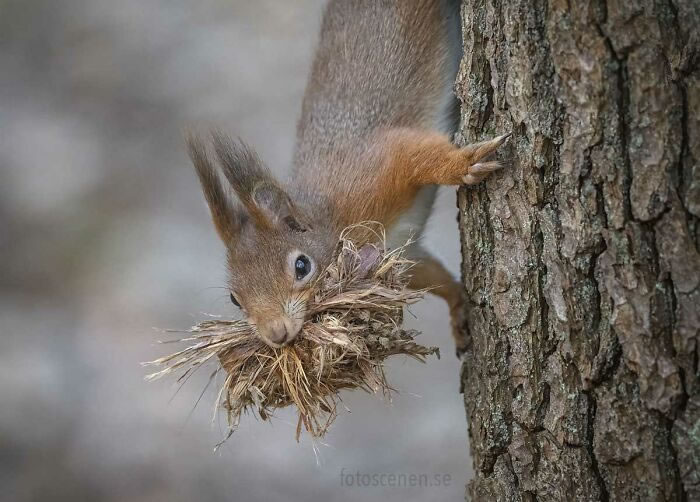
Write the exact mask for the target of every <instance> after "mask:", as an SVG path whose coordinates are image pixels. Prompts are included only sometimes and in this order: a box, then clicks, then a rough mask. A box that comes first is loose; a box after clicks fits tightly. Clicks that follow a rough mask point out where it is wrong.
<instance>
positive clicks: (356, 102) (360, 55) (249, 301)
mask: <svg viewBox="0 0 700 502" xmlns="http://www.w3.org/2000/svg"><path fill="white" fill-rule="evenodd" d="M459 30H460V24H459V2H458V1H452V0H331V1H330V2H329V4H328V5H327V6H326V8H325V11H324V14H323V20H322V24H321V34H320V39H319V42H318V48H317V49H316V53H315V57H314V60H313V64H312V68H311V74H310V76H309V80H308V83H307V86H306V91H305V94H304V99H303V104H302V110H301V118H300V120H299V122H298V126H297V141H296V148H295V153H294V160H293V169H292V175H291V178H290V181H289V182H288V183H287V184H282V183H280V182H279V181H277V180H276V179H275V178H274V177H273V175H272V174H271V173H270V171H269V170H268V169H267V168H266V167H265V166H264V164H263V163H262V162H261V160H260V159H259V158H258V156H257V155H256V154H255V153H254V152H253V150H252V149H250V148H249V147H248V146H246V145H245V144H244V143H242V142H241V141H239V140H231V139H229V138H228V137H226V136H225V135H222V134H219V133H215V134H213V154H212V152H210V151H209V149H208V148H207V147H206V146H205V143H204V142H203V141H202V140H201V139H198V138H197V137H195V136H192V135H191V136H189V137H188V140H187V142H188V149H189V154H190V157H191V159H192V162H193V164H194V167H195V170H196V172H197V175H198V177H199V180H200V182H201V185H202V188H203V191H204V195H205V198H206V201H207V203H208V205H209V208H210V210H211V215H212V219H213V222H214V225H215V227H216V230H217V232H218V234H219V236H220V237H221V240H222V241H223V242H224V244H225V245H226V249H227V261H228V267H229V270H230V282H229V288H230V295H231V301H232V302H233V303H234V304H235V305H236V306H238V307H240V308H241V309H242V310H243V312H244V313H245V314H246V316H247V319H248V321H249V322H250V323H251V324H252V325H253V326H255V327H256V330H257V333H258V335H259V336H260V337H261V338H262V340H264V341H265V342H266V343H267V344H268V345H270V346H272V347H280V346H282V345H284V344H288V343H290V342H291V341H292V340H294V339H295V337H296V336H297V335H298V334H299V332H300V330H301V326H302V324H303V322H304V320H305V318H306V302H307V300H308V299H309V297H310V295H312V294H313V284H314V278H315V277H316V276H317V274H319V273H321V272H322V271H323V270H324V269H325V268H326V266H327V265H328V264H329V262H330V260H331V259H332V257H333V253H334V251H335V249H336V245H337V241H338V238H339V236H340V233H341V231H342V230H343V229H344V228H346V227H347V226H349V225H352V224H356V223H359V222H364V221H377V222H380V223H382V224H383V225H384V227H385V229H386V231H387V240H388V245H389V246H390V247H397V246H400V245H403V244H405V243H406V241H407V240H408V239H409V238H410V237H414V238H418V237H419V236H420V234H421V232H422V231H423V228H424V226H425V223H426V221H427V219H428V216H429V215H430V211H431V209H432V204H433V200H434V199H435V195H436V190H437V186H438V185H460V184H463V183H464V184H468V185H473V184H476V183H479V182H480V181H482V180H483V179H484V178H485V177H487V176H488V175H489V174H490V173H491V172H493V171H495V170H497V169H499V168H500V167H501V164H499V163H498V162H497V161H495V160H488V159H489V158H490V157H489V156H490V154H492V153H493V152H494V151H495V150H496V149H497V148H498V146H499V145H501V144H502V143H503V141H504V140H505V139H506V137H507V135H506V136H500V137H497V138H494V139H492V140H490V141H484V142H480V143H476V144H471V145H468V146H466V147H464V148H457V147H456V146H454V145H453V144H452V143H451V142H450V135H451V134H453V133H454V131H455V129H456V126H457V120H456V118H457V115H458V114H457V113H456V111H457V110H458V108H457V103H456V99H455V96H454V94H453V84H454V81H455V77H456V73H457V69H458V65H459V60H460V58H461V41H460V35H459ZM215 161H216V162H215ZM217 164H218V167H219V168H220V170H221V172H222V173H223V175H224V177H225V179H226V181H227V182H228V183H229V184H230V186H231V188H232V189H233V191H234V192H235V195H236V198H237V200H232V199H231V198H230V197H229V195H228V190H227V189H225V188H224V186H223V184H222V182H221V180H220V177H219V174H218V172H217ZM407 254H408V257H409V258H411V259H413V260H415V261H416V262H417V263H416V265H415V266H414V267H413V268H412V270H411V274H412V275H411V277H410V280H409V284H408V287H410V288H412V289H422V288H431V289H430V292H431V293H433V294H436V295H438V296H440V297H442V298H443V299H444V300H445V301H446V302H447V304H448V306H449V309H450V315H451V318H452V328H453V335H454V338H455V342H456V345H457V353H458V355H459V354H460V352H461V351H462V350H463V349H464V348H465V344H466V340H465V339H464V337H463V336H462V335H461V332H462V324H463V316H464V315H465V314H464V299H463V290H462V286H461V284H460V283H458V282H457V281H455V280H454V278H453V277H452V276H451V275H450V273H449V272H448V271H447V270H446V269H445V268H444V266H443V265H442V264H441V263H440V262H439V261H438V260H437V259H435V258H434V257H433V256H432V255H431V254H430V253H429V252H428V251H427V250H426V249H425V248H424V247H422V246H421V244H420V242H419V241H417V240H414V242H413V244H411V245H410V246H409V248H408V251H407Z"/></svg>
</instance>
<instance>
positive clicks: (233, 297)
mask: <svg viewBox="0 0 700 502" xmlns="http://www.w3.org/2000/svg"><path fill="white" fill-rule="evenodd" d="M230 298H231V303H233V304H234V305H235V306H236V307H238V308H241V304H240V303H238V300H236V297H235V296H233V293H231V296H230Z"/></svg>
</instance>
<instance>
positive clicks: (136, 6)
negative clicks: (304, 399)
mask: <svg viewBox="0 0 700 502" xmlns="http://www.w3.org/2000/svg"><path fill="white" fill-rule="evenodd" d="M321 5H322V2H321V1H320V0H305V1H296V2H285V1H283V0H277V1H272V0H265V1H257V2H249V1H243V0H238V1H232V0H227V1H223V0H218V1H217V0H204V1H199V2H194V1H190V2H185V1H175V0H120V1H114V0H90V1H88V0H62V1H55V0H31V1H29V0H0V68H1V69H2V70H1V71H0V487H1V489H0V498H3V499H7V500H131V501H156V500H158V501H160V500H168V501H180V500H182V501H189V500H324V501H325V500H349V499H352V500H374V499H376V498H378V497H382V498H383V499H384V500H387V501H392V500H397V501H398V500H401V501H408V500H426V498H427V497H430V498H431V499H434V500H453V499H461V498H462V497H463V493H464V484H465V482H466V481H467V478H468V476H470V475H471V472H470V464H471V462H470V460H469V458H468V447H467V438H466V435H467V433H466V422H465V417H464V409H463V405H462V401H461V396H460V395H459V394H458V393H457V389H458V371H459V364H458V361H457V360H456V358H455V357H454V356H453V347H452V341H451V338H450V336H449V331H448V321H447V309H446V307H445V306H444V305H443V304H442V303H441V302H439V301H437V300H435V299H432V298H431V299H428V300H425V301H424V302H422V303H421V304H419V305H417V306H415V307H414V308H413V309H412V311H413V313H414V314H415V316H416V319H411V317H410V316H409V321H408V322H409V324H410V325H411V326H414V327H417V328H418V329H421V330H423V331H424V335H422V337H421V339H422V341H423V342H424V343H426V344H436V345H439V346H440V347H441V349H442V351H443V358H442V359H441V360H435V359H433V360H431V361H430V362H429V364H427V365H425V366H423V365H420V364H419V363H416V362H413V361H408V360H405V359H403V358H398V359H395V360H393V361H391V363H390V364H389V368H388V375H389V378H390V380H391V381H392V382H393V383H394V385H395V386H396V388H397V389H398V390H399V391H400V393H399V394H398V395H396V396H395V398H394V399H393V402H392V403H385V402H383V401H382V400H381V399H380V398H379V397H376V396H371V395H367V394H364V393H345V394H344V400H345V404H346V405H347V406H348V407H349V408H350V409H351V410H352V413H346V412H341V414H340V416H339V418H338V420H337V422H336V423H335V424H334V427H333V428H332V429H331V432H330V433H329V435H328V436H327V437H326V439H325V440H324V441H323V442H319V443H317V444H316V450H317V451H316V453H315V452H314V445H313V443H312V441H310V440H309V438H308V437H306V436H304V437H303V439H302V441H301V443H300V444H297V443H296V442H295V440H294V425H295V423H296V418H295V415H294V413H293V412H292V411H291V410H284V411H282V412H280V413H278V418H277V419H276V420H274V421H273V422H272V423H263V422H258V421H255V420H254V419H252V418H251V417H248V418H247V419H244V420H243V423H242V425H241V427H240V430H239V431H238V432H237V433H236V434H235V435H234V436H233V438H232V439H231V440H229V442H228V443H227V444H226V445H225V446H224V447H223V448H222V449H221V450H220V451H219V452H218V453H216V454H214V453H212V447H213V446H214V444H216V443H217V442H218V441H219V440H220V439H221V438H222V434H223V432H222V430H223V427H224V424H223V422H222V421H223V417H219V418H218V419H217V420H215V421H214V423H213V424H212V422H211V420H212V415H213V412H212V410H213V402H214V398H215V391H214V390H213V389H210V390H209V391H207V392H206V393H205V394H204V396H203V398H202V400H201V402H200V404H199V406H197V408H196V409H194V411H193V406H194V403H195V401H196V399H197V397H198V396H199V394H200V392H201V391H202V388H203V387H204V385H205V379H206V375H205V373H204V372H203V373H202V374H201V375H199V377H198V378H193V379H192V380H191V381H190V383H189V384H188V385H186V386H185V387H184V388H183V389H182V390H181V391H180V392H179V393H178V394H177V395H175V396H174V394H175V391H176V389H177V386H176V384H175V383H174V381H173V379H170V380H166V381H159V382H157V383H150V384H147V383H145V382H144V381H143V376H144V375H145V374H146V370H145V369H144V368H141V367H140V365H139V362H141V361H145V360H150V359H153V358H155V357H157V356H160V355H163V354H164V353H165V351H166V350H168V349H169V348H172V347H162V346H157V345H156V344H155V341H156V340H157V339H158V338H159V337H162V335H159V334H158V333H157V332H156V331H154V330H153V329H152V327H159V328H185V327H188V326H190V325H192V324H194V323H195V322H196V321H197V320H199V319H201V318H202V317H203V314H202V313H203V312H210V313H216V314H224V315H234V314H235V313H236V312H235V310H234V309H233V308H232V306H231V305H230V303H229V302H228V295H227V293H226V291H225V290H223V289H220V287H221V286H224V285H225V275H224V272H225V269H224V262H223V248H222V246H221V245H220V244H219V242H218V241H217V238H216V236H215V233H214V231H213V228H212V226H211V224H210V223H209V217H208V213H207V210H206V207H205V204H204V201H203V198H202V196H201V194H200V192H199V188H198V186H197V182H196V179H195V176H194V174H193V171H192V169H191V167H190V165H189V162H188V160H187V158H186V155H185V152H184V149H183V141H182V134H181V133H182V130H183V129H185V128H187V127H190V126H193V125H194V126H212V125H216V126H220V127H222V128H224V129H225V130H228V131H230V132H232V133H234V134H239V135H241V136H243V137H244V138H246V139H247V140H248V141H249V142H251V143H252V144H254V145H255V146H256V147H257V148H258V150H259V152H260V154H261V156H262V157H263V158H264V159H265V160H266V161H267V163H268V164H269V165H270V166H271V167H272V168H273V169H274V170H275V171H276V172H278V173H280V174H284V173H285V172H286V168H287V166H288V164H289V160H290V158H291V152H292V147H293V138H294V126H295V121H296V117H297V115H298V112H299V108H300V101H301V95H302V92H303V87H304V83H305V80H306V73H307V69H308V66H309V63H310V57H311V51H312V48H313V45H314V43H315V38H316V32H317V26H318V23H319V20H320V10H321ZM455 215H456V209H455V203H454V190H448V189H443V192H441V195H440V199H439V203H438V205H437V207H436V211H435V214H434V216H433V218H432V220H431V224H430V227H429V230H428V233H427V237H426V240H427V242H428V247H430V248H432V249H433V250H435V251H436V254H438V256H440V257H441V258H442V259H443V260H444V261H445V262H446V263H447V264H448V266H449V267H450V269H451V270H453V271H455V272H456V270H457V269H458V263H459V257H458V243H457V229H456V223H455ZM173 396H174V397H173ZM171 398H172V399H171ZM343 468H344V469H345V470H346V471H347V472H350V473H352V472H355V471H358V470H359V471H361V472H364V473H370V474H372V473H404V474H411V473H417V474H420V473H425V474H428V475H429V476H432V475H434V474H441V475H443V474H448V475H449V476H450V477H451V481H450V483H449V486H442V487H429V488H407V487H406V488H379V487H361V488H358V487H346V486H341V479H340V471H341V469H343Z"/></svg>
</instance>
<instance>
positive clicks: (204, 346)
mask: <svg viewBox="0 0 700 502" xmlns="http://www.w3.org/2000/svg"><path fill="white" fill-rule="evenodd" d="M357 229H358V227H353V228H352V229H349V230H350V231H352V230H357ZM360 230H362V231H361V232H360V234H362V233H363V232H364V233H365V234H366V233H367V232H368V231H371V232H375V233H376V235H378V237H379V239H376V240H377V241H378V242H380V243H382V244H378V245H377V244H366V245H364V246H362V247H361V248H359V249H358V247H357V246H356V245H355V244H354V243H353V242H357V239H351V238H350V235H351V234H350V232H349V231H346V232H344V233H343V235H342V236H341V239H340V242H339V244H338V249H337V251H336V255H335V256H336V258H335V259H334V260H333V262H332V263H331V265H330V266H329V267H328V268H327V269H326V270H325V271H324V273H322V274H320V276H319V278H318V282H317V283H316V285H315V291H316V293H315V296H314V297H313V299H312V300H311V301H310V303H309V305H308V307H307V308H308V313H309V316H308V320H307V321H306V322H305V323H304V325H303V328H302V332H301V333H300V334H299V336H298V337H297V339H296V341H295V342H294V343H293V344H291V345H289V346H285V347H282V348H279V349H274V348H271V347H269V346H268V345H266V344H265V343H263V342H262V341H261V340H260V338H259V337H258V336H257V335H256V333H255V330H254V327H253V326H251V325H250V324H248V323H247V322H246V321H244V320H235V321H222V320H208V321H204V322H202V323H200V324H198V325H197V326H194V327H193V328H191V329H190V330H189V331H188V332H187V333H188V336H186V337H184V338H182V339H181V340H179V341H180V342H184V343H187V344H189V346H188V347H187V348H185V349H183V350H181V351H179V352H176V353H174V354H171V355H169V356H166V357H162V358H160V359H157V360H155V361H151V362H149V363H145V364H147V365H156V366H161V367H163V368H162V369H161V370H159V371H158V372H156V373H152V374H150V375H148V376H147V377H146V378H147V379H148V380H152V379H156V378H160V377H162V376H165V375H169V374H171V373H177V372H180V373H181V375H180V377H179V380H181V381H184V380H185V379H186V378H187V377H188V376H189V375H190V374H191V373H192V372H193V371H195V370H196V369H197V368H199V367H200V366H202V365H203V364H204V363H207V362H209V361H210V360H212V359H218V363H219V364H220V368H219V369H223V370H224V371H225V373H226V378H225V381H224V384H223V386H222V387H221V390H220V391H219V395H218V399H217V402H218V403H219V405H220V406H221V408H223V409H224V410H225V411H226V413H227V418H228V425H229V430H228V435H227V438H228V437H230V435H231V434H232V433H233V431H234V430H235V428H236V426H237V425H238V423H239V420H240V417H241V415H242V414H243V413H244V412H246V411H252V412H253V413H254V414H257V415H259V416H260V417H261V418H262V419H263V420H267V419H268V418H269V417H270V415H271V412H272V411H273V410H274V409H276V408H281V407H284V406H289V405H291V404H293V405H296V407H297V409H298V411H299V421H298V423H297V429H296V438H297V440H298V439H299V435H300V434H301V430H302V426H303V427H304V428H305V429H306V430H307V431H308V432H309V433H310V434H311V435H312V436H314V437H321V436H323V435H324V434H325V433H326V432H327V431H328V428H329V426H330V425H331V423H332V422H333V420H334V419H335V417H336V415H337V405H338V402H339V400H340V397H339V395H338V392H339V391H340V390H342V389H356V388H360V389H363V390H365V391H367V392H371V393H378V392H382V393H383V394H384V395H385V396H389V395H390V393H391V391H393V389H392V387H391V386H390V385H389V383H388V382H387V379H386V375H385V374H384V366H383V364H384V360H385V359H386V358H387V357H389V356H392V355H396V354H404V355H407V356H410V357H413V358H415V359H417V360H419V361H422V362H424V361H425V358H426V356H428V355H431V354H436V355H438V357H439V353H438V349H437V348H436V347H424V346H422V345H419V344H417V343H415V342H414V340H413V338H414V336H415V335H416V334H417V332H415V331H412V330H405V329H402V328H401V324H402V320H403V307H404V306H406V305H409V304H411V303H414V302H416V301H418V300H419V299H420V298H422V296H423V293H424V292H423V291H412V290H409V289H407V288H406V282H407V279H408V277H407V275H408V271H409V269H410V267H411V266H412V265H413V262H411V261H410V260H407V259H406V258H405V257H404V256H403V248H399V249H395V250H387V249H386V246H385V245H384V244H383V243H384V242H385V239H384V238H383V237H384V235H383V231H381V230H377V229H376V227H375V228H374V229H372V228H371V227H368V226H367V225H363V226H362V227H361V228H360ZM353 235H359V234H358V233H357V232H354V234H353ZM363 240H364V239H363ZM217 371H218V370H217ZM214 374H216V372H215V373H214ZM212 376H213V375H212Z"/></svg>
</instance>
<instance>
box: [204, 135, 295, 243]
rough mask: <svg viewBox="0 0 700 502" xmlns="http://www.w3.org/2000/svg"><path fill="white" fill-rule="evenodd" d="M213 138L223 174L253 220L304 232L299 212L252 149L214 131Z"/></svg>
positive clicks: (265, 224) (261, 223)
mask: <svg viewBox="0 0 700 502" xmlns="http://www.w3.org/2000/svg"><path fill="white" fill-rule="evenodd" d="M212 137H213V141H214V150H215V151H216V155H217V157H218V158H219V162H220V163H221V169H222V171H223V173H224V176H226V179H227V180H228V182H229V183H230V184H231V187H232V188H233V190H234V191H235V192H236V194H237V195H238V198H239V199H240V201H241V203H242V204H243V205H244V206H245V208H246V209H247V211H248V213H250V215H251V216H252V217H253V218H254V220H255V222H256V223H257V224H259V225H262V226H267V227H271V226H275V225H279V224H280V223H284V224H286V225H287V226H289V227H290V228H291V229H292V230H296V231H300V232H303V231H305V230H306V225H305V224H303V223H302V218H301V217H300V214H299V211H297V210H296V208H295V207H294V204H293V203H292V201H291V199H290V198H289V196H288V195H287V194H286V193H285V192H284V190H282V188H280V186H279V184H278V183H277V181H276V180H275V178H274V176H272V173H271V172H270V171H269V169H267V168H266V167H265V166H264V165H263V163H262V161H261V160H260V158H259V157H258V156H257V155H256V154H255V152H254V151H253V150H252V149H250V148H249V147H248V146H247V145H246V144H245V143H243V142H242V141H240V140H238V141H234V140H232V139H231V138H228V137H227V136H225V135H224V134H221V133H218V132H214V133H213V134H212Z"/></svg>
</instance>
